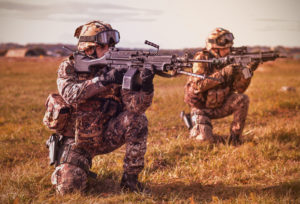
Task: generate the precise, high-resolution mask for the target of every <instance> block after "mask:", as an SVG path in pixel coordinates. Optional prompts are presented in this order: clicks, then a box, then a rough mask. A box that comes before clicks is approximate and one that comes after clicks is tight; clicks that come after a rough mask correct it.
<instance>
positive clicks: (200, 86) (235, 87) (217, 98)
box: [184, 49, 258, 109]
mask: <svg viewBox="0 0 300 204" xmlns="http://www.w3.org/2000/svg"><path fill="white" fill-rule="evenodd" d="M218 57H219V55H218V54H217V53H214V52H209V51H208V50H206V49H204V50H202V51H200V52H197V53H196V54H195V56H194V59H211V58H218ZM230 66H232V67H233V66H234V65H223V66H222V65H219V66H217V65H212V64H209V63H194V65H193V73H197V74H205V75H210V76H211V77H215V78H218V79H220V81H214V80H211V79H204V80H203V79H200V78H197V77H189V78H188V81H187V83H186V85H185V96H184V101H185V102H186V103H187V104H188V105H189V106H190V107H192V108H199V109H202V108H218V107H221V106H222V105H223V103H224V102H225V100H226V98H227V97H228V96H229V95H230V94H231V93H233V92H238V93H243V92H245V91H246V89H247V88H248V86H249V84H250V81H251V78H248V79H245V78H244V77H243V74H242V71H241V70H240V69H238V68H236V67H235V68H232V69H230ZM257 66H258V64H256V63H255V64H251V65H249V67H248V68H249V69H250V70H251V71H254V70H255V69H256V67H257Z"/></svg>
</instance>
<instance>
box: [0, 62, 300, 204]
mask: <svg viewBox="0 0 300 204" xmlns="http://www.w3.org/2000/svg"><path fill="white" fill-rule="evenodd" d="M58 64H59V60H58V59H52V58H44V59H35V58H33V59H5V58H0V87H1V89H0V113H1V114H0V166H1V168H0V181H1V182H0V203H13V202H15V203H18V202H19V203H31V202H32V203H137V202H143V203H163V202H165V203H300V196H299V195H300V151H299V147H300V129H299V127H300V114H299V109H300V94H299V91H300V62H299V61H291V60H278V61H276V62H275V63H266V64H264V65H262V67H261V68H262V69H259V70H258V71H257V72H256V73H255V76H254V78H253V81H252V84H251V86H250V87H249V89H248V90H247V94H248V95H249V96H250V100H251V104H250V110H249V116H248V119H247V125H246V128H245V130H244V140H245V143H244V144H243V145H241V146H239V147H232V146H227V145H223V144H220V145H209V144H206V143H197V142H195V141H191V140H189V139H188V131H187V129H186V128H185V127H184V124H183V123H182V122H181V121H180V118H179V113H180V111H181V110H186V111H188V107H187V106H186V105H185V104H184V102H183V86H184V83H185V80H186V77H185V76H181V77H176V78H173V79H163V78H160V77H156V78H155V98H154V101H153V105H152V106H151V108H150V109H149V110H148V111H147V116H148V118H149V129H150V131H149V137H148V150H147V154H146V166H145V169H144V171H143V172H142V173H141V175H140V180H141V181H143V182H145V183H146V185H147V187H149V188H150V189H151V191H152V193H151V194H149V195H145V194H134V193H122V192H121V191H120V188H119V181H120V177H121V174H122V163H123V156H124V147H122V148H120V149H119V150H117V151H115V152H113V153H111V154H108V155H100V156H97V157H96V158H94V160H93V169H92V170H93V171H95V172H96V173H97V174H98V175H99V176H98V178H97V179H96V180H90V184H91V185H90V187H89V191H88V193H87V194H85V195H80V194H78V193H74V194H71V195H68V196H65V197H61V196H56V195H55V191H54V189H53V188H52V186H51V184H50V176H51V172H52V171H53V168H52V167H49V166H48V159H47V149H46V148H45V141H46V139H47V137H48V136H49V134H50V132H49V131H48V130H47V129H46V128H45V127H44V126H43V125H42V122H41V120H42V117H43V114H44V102H45V99H46V97H47V95H48V93H50V92H55V91H56V82H55V80H56V70H57V66H58ZM282 86H293V87H295V88H296V92H280V91H279V89H280V87H282ZM231 119H232V118H231V117H228V118H224V119H221V120H216V121H214V122H213V124H214V132H215V133H216V134H219V135H222V136H224V137H226V136H227V135H228V134H229V124H230V121H231Z"/></svg>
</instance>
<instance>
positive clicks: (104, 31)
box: [74, 21, 120, 51]
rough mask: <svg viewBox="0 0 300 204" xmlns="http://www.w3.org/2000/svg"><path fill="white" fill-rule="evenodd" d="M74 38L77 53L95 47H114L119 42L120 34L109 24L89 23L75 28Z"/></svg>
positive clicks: (100, 22)
mask: <svg viewBox="0 0 300 204" xmlns="http://www.w3.org/2000/svg"><path fill="white" fill-rule="evenodd" d="M74 37H76V38H78V45H77V48H78V51H85V50H87V49H88V48H89V47H93V46H96V45H106V44H108V45H109V46H110V47H111V46H114V45H115V44H117V43H118V42H119V41H120V34H119V32H118V31H117V30H114V29H113V28H112V27H111V25H110V24H107V23H103V22H102V21H90V22H88V23H86V24H84V25H81V26H79V27H78V28H76V30H75V33H74Z"/></svg>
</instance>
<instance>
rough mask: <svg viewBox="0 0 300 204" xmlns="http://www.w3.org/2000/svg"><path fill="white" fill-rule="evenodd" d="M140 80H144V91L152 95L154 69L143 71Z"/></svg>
mask: <svg viewBox="0 0 300 204" xmlns="http://www.w3.org/2000/svg"><path fill="white" fill-rule="evenodd" d="M140 78H141V80H142V91H144V92H148V93H152V92H153V90H154V87H153V78H154V70H153V69H143V71H141V73H140Z"/></svg>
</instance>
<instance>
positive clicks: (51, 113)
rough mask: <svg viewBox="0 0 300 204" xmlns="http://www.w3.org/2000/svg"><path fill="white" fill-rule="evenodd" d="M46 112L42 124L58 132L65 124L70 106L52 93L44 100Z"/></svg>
mask: <svg viewBox="0 0 300 204" xmlns="http://www.w3.org/2000/svg"><path fill="white" fill-rule="evenodd" d="M45 105H46V108H47V109H46V112H45V115H44V118H43V123H44V125H46V126H47V127H48V128H49V129H51V130H56V131H57V132H60V131H62V130H63V129H64V127H65V125H66V124H67V121H68V118H69V115H70V112H71V106H70V105H68V104H67V103H66V102H65V101H64V99H63V98H62V97H61V96H60V95H59V94H55V93H52V94H50V95H49V96H48V98H47V100H46V103H45Z"/></svg>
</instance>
